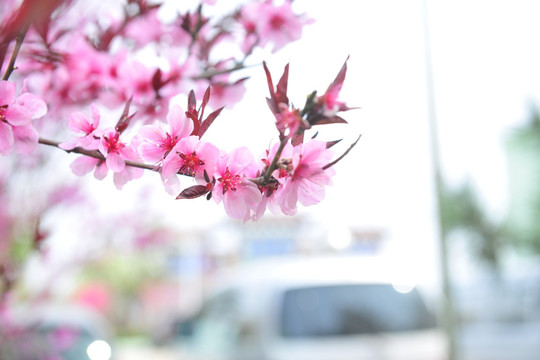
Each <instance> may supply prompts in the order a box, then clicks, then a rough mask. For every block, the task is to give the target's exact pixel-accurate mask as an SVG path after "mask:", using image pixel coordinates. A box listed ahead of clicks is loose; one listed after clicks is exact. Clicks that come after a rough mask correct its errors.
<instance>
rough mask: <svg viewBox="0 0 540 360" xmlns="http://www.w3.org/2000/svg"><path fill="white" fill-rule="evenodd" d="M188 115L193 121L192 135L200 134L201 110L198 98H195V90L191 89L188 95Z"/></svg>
mask: <svg viewBox="0 0 540 360" xmlns="http://www.w3.org/2000/svg"><path fill="white" fill-rule="evenodd" d="M186 117H188V118H190V119H191V120H192V121H193V131H192V132H191V135H199V128H200V126H201V122H200V121H199V112H198V111H197V99H196V98H195V92H194V91H193V90H191V91H190V92H189V95H188V109H187V111H186Z"/></svg>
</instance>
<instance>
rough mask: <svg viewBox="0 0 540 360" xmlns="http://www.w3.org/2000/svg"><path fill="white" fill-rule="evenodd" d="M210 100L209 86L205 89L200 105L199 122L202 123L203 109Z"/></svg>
mask: <svg viewBox="0 0 540 360" xmlns="http://www.w3.org/2000/svg"><path fill="white" fill-rule="evenodd" d="M209 100H210V86H208V87H207V88H206V91H205V92H204V96H203V100H202V103H201V109H200V110H199V112H200V114H199V121H200V122H201V123H202V119H203V114H204V108H205V107H206V104H208V101H209Z"/></svg>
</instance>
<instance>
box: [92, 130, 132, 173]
mask: <svg viewBox="0 0 540 360" xmlns="http://www.w3.org/2000/svg"><path fill="white" fill-rule="evenodd" d="M98 149H99V151H100V152H101V154H102V155H103V156H104V157H105V163H106V165H107V168H109V169H110V170H111V171H113V172H121V171H122V170H124V168H125V167H126V160H137V159H138V158H139V157H138V156H137V153H136V152H135V151H134V150H133V149H132V148H131V147H129V146H128V145H127V144H125V143H124V142H122V141H120V133H119V132H117V131H116V130H115V129H113V128H111V129H107V130H104V131H103V133H102V135H101V139H100V142H99V144H98Z"/></svg>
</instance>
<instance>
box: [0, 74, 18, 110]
mask: <svg viewBox="0 0 540 360" xmlns="http://www.w3.org/2000/svg"><path fill="white" fill-rule="evenodd" d="M16 91H17V89H16V88H15V84H13V83H10V82H9V81H5V80H2V81H0V106H2V105H11V104H13V103H14V102H15V95H16Z"/></svg>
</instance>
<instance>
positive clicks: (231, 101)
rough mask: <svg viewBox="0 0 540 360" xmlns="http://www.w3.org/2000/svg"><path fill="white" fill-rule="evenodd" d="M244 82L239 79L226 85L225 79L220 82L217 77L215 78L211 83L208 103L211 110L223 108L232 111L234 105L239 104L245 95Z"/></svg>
mask: <svg viewBox="0 0 540 360" xmlns="http://www.w3.org/2000/svg"><path fill="white" fill-rule="evenodd" d="M244 80H245V79H240V80H239V81H236V82H234V83H228V82H227V80H226V79H225V80H224V81H220V80H219V77H217V76H216V79H215V80H214V81H213V82H212V96H211V97H210V101H209V104H210V106H211V107H212V109H218V108H220V107H223V106H226V107H227V108H228V109H232V108H233V107H234V105H235V104H237V103H239V102H240V100H242V98H243V97H244V95H245V93H246V87H245V85H244Z"/></svg>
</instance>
